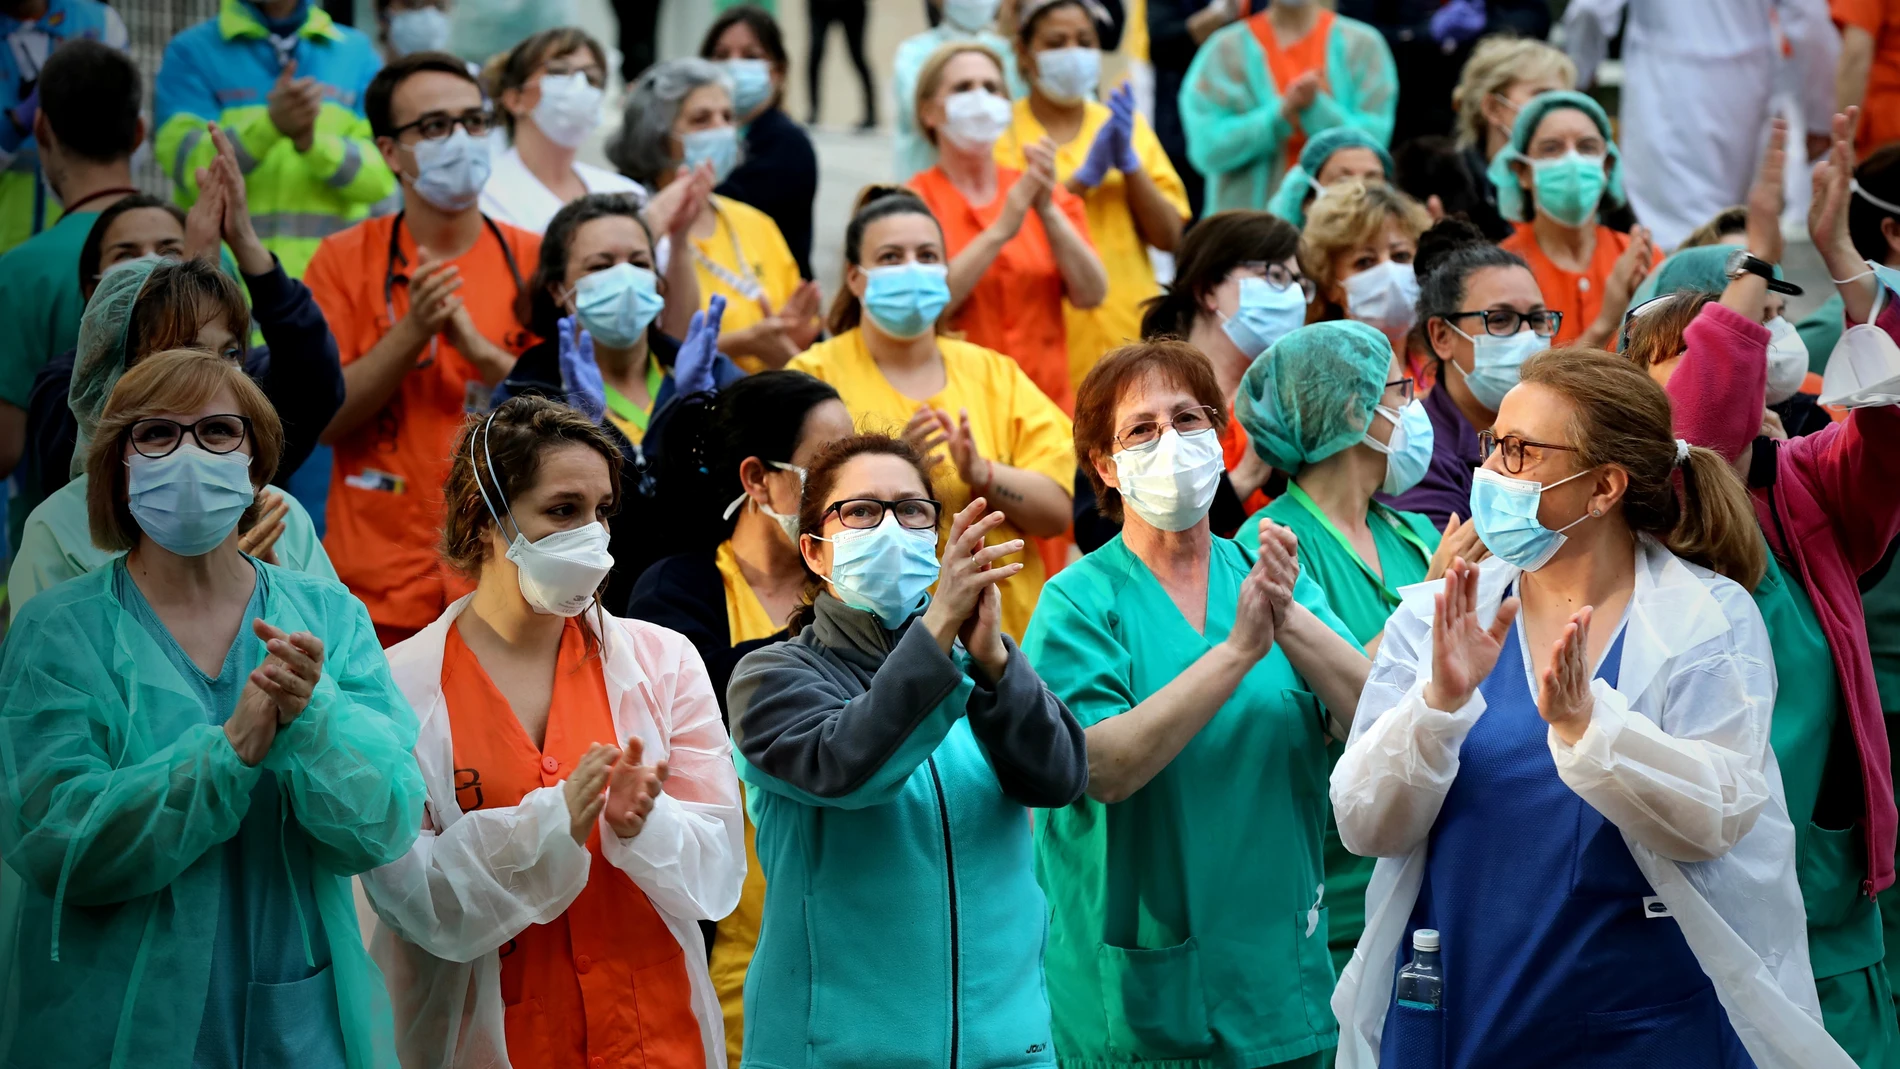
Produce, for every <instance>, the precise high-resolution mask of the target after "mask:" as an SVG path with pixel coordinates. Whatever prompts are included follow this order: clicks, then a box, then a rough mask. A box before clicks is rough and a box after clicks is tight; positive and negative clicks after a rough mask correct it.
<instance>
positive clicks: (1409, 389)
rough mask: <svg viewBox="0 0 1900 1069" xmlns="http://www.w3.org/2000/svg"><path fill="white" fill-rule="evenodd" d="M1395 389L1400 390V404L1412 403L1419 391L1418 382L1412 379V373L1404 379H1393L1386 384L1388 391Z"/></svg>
mask: <svg viewBox="0 0 1900 1069" xmlns="http://www.w3.org/2000/svg"><path fill="white" fill-rule="evenodd" d="M1394 390H1397V391H1398V394H1399V398H1400V402H1399V403H1400V405H1401V406H1403V405H1409V404H1411V403H1412V397H1413V396H1414V395H1415V394H1416V393H1417V392H1418V384H1417V383H1415V382H1413V381H1412V377H1411V376H1410V375H1407V376H1406V377H1404V378H1402V379H1393V380H1392V381H1391V382H1388V383H1386V384H1385V392H1386V393H1391V392H1392V391H1394Z"/></svg>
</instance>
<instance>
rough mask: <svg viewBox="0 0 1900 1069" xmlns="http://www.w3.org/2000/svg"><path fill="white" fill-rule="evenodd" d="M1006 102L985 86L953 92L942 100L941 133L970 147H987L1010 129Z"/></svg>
mask: <svg viewBox="0 0 1900 1069" xmlns="http://www.w3.org/2000/svg"><path fill="white" fill-rule="evenodd" d="M1009 110H1010V109H1009V101H1007V100H1005V99H1003V98H1002V97H999V96H997V95H996V94H995V93H992V92H989V91H988V90H984V89H966V90H964V91H963V92H961V93H952V94H950V96H949V98H948V99H946V100H945V101H944V102H943V133H944V135H945V136H946V137H949V138H950V139H951V140H952V141H955V142H956V143H957V144H959V145H962V146H963V147H964V148H970V149H987V148H989V147H990V146H991V145H994V144H996V139H997V138H999V137H1002V136H1003V131H1004V130H1007V129H1009Z"/></svg>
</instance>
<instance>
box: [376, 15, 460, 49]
mask: <svg viewBox="0 0 1900 1069" xmlns="http://www.w3.org/2000/svg"><path fill="white" fill-rule="evenodd" d="M448 44H449V15H448V12H446V11H443V10H442V9H441V8H439V7H418V8H414V9H411V10H409V11H397V12H394V13H393V14H391V15H390V16H389V47H390V49H391V50H393V51H394V52H395V53H396V54H397V55H399V56H406V55H409V54H411V53H413V52H440V51H442V50H443V49H444V48H447V47H448Z"/></svg>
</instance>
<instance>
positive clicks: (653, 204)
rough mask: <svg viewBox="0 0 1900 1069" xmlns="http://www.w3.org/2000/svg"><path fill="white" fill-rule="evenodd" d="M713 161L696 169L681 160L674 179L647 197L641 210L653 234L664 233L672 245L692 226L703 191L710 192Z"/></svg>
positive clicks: (685, 234)
mask: <svg viewBox="0 0 1900 1069" xmlns="http://www.w3.org/2000/svg"><path fill="white" fill-rule="evenodd" d="M712 174H713V169H712V164H710V163H702V164H700V165H699V167H698V169H694V168H691V167H688V166H686V165H685V164H681V165H680V168H679V170H677V171H675V172H674V173H673V180H672V181H671V182H668V183H667V184H666V185H664V186H662V187H660V191H659V192H658V193H655V194H653V196H652V197H651V198H649V199H648V200H647V206H646V208H644V209H643V210H642V211H641V213H640V214H641V215H642V216H643V217H644V218H645V219H646V223H647V226H648V227H649V228H650V229H652V231H653V232H654V233H655V234H666V235H668V236H670V237H672V238H674V239H675V245H674V247H675V248H682V247H683V246H680V245H679V244H678V242H679V241H681V240H684V239H685V238H686V236H687V231H689V230H691V229H692V226H693V221H694V220H696V219H698V218H699V213H700V211H701V210H702V209H704V208H705V207H706V195H707V194H708V193H711V192H712Z"/></svg>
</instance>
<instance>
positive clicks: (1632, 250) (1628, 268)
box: [1597, 224, 1656, 338]
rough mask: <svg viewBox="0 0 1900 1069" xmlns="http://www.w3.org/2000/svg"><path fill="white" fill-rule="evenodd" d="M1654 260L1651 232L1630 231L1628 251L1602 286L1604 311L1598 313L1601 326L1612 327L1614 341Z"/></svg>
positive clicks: (1626, 250) (1612, 267)
mask: <svg viewBox="0 0 1900 1069" xmlns="http://www.w3.org/2000/svg"><path fill="white" fill-rule="evenodd" d="M1655 259H1656V244H1655V242H1654V241H1653V240H1652V239H1651V238H1650V234H1649V228H1648V227H1646V226H1642V225H1640V224H1638V225H1637V226H1633V227H1631V228H1630V243H1629V247H1628V248H1626V249H1624V250H1623V254H1622V255H1621V256H1618V257H1617V258H1616V263H1615V264H1614V265H1612V266H1611V268H1610V277H1609V279H1608V280H1607V281H1605V282H1604V284H1603V310H1602V311H1601V312H1598V313H1597V322H1598V323H1608V324H1609V325H1610V328H1611V333H1610V336H1611V337H1612V338H1614V337H1615V336H1616V335H1615V331H1616V329H1617V328H1619V327H1621V326H1622V323H1623V313H1625V312H1627V311H1629V307H1630V298H1631V297H1633V296H1635V295H1636V288H1637V287H1638V286H1641V285H1642V284H1643V279H1645V278H1648V277H1649V269H1650V266H1651V265H1652V264H1653V263H1654V261H1655Z"/></svg>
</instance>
